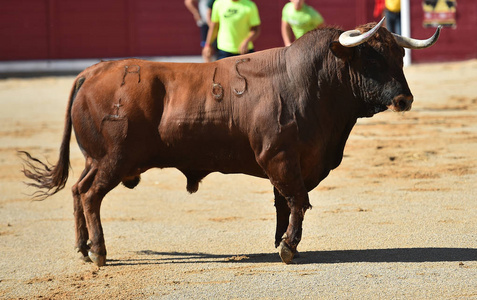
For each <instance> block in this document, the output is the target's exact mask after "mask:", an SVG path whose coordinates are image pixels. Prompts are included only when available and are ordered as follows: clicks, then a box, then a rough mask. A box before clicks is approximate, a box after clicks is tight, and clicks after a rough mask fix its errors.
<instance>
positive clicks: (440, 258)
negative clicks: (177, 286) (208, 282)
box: [108, 248, 477, 266]
mask: <svg viewBox="0 0 477 300" xmlns="http://www.w3.org/2000/svg"><path fill="white" fill-rule="evenodd" d="M134 253H135V254H136V255H137V256H139V257H140V258H131V259H127V260H114V259H113V260H108V265H110V266H121V265H146V264H175V263H218V262H225V263H278V262H281V260H280V257H279V256H278V253H276V252H273V253H254V254H238V255H237V254H235V255H233V254H228V255H227V254H208V253H182V252H159V251H152V250H142V251H136V252H134ZM451 261H459V262H460V261H477V249H473V248H397V249H369V250H337V251H305V252H300V255H299V257H297V258H295V259H294V263H297V264H334V263H359V262H371V263H395V262H409V263H421V262H451Z"/></svg>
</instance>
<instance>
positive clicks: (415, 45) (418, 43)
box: [393, 26, 442, 49]
mask: <svg viewBox="0 0 477 300" xmlns="http://www.w3.org/2000/svg"><path fill="white" fill-rule="evenodd" d="M441 28H442V26H439V27H437V30H436V32H435V33H434V35H433V36H431V37H430V38H428V39H427V40H416V39H411V38H408V37H404V36H400V35H399V34H395V33H393V35H394V38H395V39H396V42H397V43H398V44H399V46H401V47H404V48H409V49H424V48H427V47H430V46H432V45H434V44H435V43H436V42H437V39H438V38H439V34H440V33H441Z"/></svg>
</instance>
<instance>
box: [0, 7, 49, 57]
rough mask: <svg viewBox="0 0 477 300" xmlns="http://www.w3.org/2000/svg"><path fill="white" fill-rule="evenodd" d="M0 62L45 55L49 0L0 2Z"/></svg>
mask: <svg viewBox="0 0 477 300" xmlns="http://www.w3.org/2000/svg"><path fill="white" fill-rule="evenodd" d="M0 39H1V43H0V60H15V59H16V60H18V59H31V58H32V55H34V56H36V57H40V58H45V57H47V56H48V1H47V0H43V1H40V0H2V1H0Z"/></svg>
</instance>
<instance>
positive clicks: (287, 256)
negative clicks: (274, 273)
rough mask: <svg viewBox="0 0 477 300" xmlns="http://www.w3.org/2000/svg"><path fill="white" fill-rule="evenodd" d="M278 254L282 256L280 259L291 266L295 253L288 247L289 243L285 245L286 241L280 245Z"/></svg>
mask: <svg viewBox="0 0 477 300" xmlns="http://www.w3.org/2000/svg"><path fill="white" fill-rule="evenodd" d="M278 254H280V258H281V259H282V261H283V262H284V263H286V264H291V263H292V260H293V256H294V255H295V253H294V251H293V250H292V249H290V247H289V246H288V245H287V243H285V241H282V242H281V243H280V246H279V248H278Z"/></svg>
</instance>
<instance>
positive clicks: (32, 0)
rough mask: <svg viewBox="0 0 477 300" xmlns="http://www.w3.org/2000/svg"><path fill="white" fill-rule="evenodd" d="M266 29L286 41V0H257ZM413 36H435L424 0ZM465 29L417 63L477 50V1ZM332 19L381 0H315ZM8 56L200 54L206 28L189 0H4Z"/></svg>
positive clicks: (266, 38)
mask: <svg viewBox="0 0 477 300" xmlns="http://www.w3.org/2000/svg"><path fill="white" fill-rule="evenodd" d="M255 2H256V3H257V6H258V8H259V11H260V16H261V19H262V34H261V36H260V38H259V40H258V41H257V42H256V50H263V49H267V48H271V47H278V46H282V40H281V36H280V18H281V9H282V7H283V5H284V4H285V3H286V2H287V1H286V0H279V1H269V0H256V1H255ZM411 2H412V4H411V10H412V20H413V23H412V28H411V30H412V35H413V36H415V37H417V38H424V37H428V36H430V35H431V34H432V33H433V29H425V28H423V27H422V17H423V13H422V8H421V1H411ZM457 2H458V7H457V11H458V16H457V18H458V20H457V24H458V26H457V29H447V28H446V29H445V30H443V32H442V36H441V38H440V40H439V42H438V43H437V45H435V46H434V47H432V48H431V49H427V50H426V51H413V54H412V57H413V61H414V62H423V61H444V60H459V59H470V58H476V57H477V1H475V0H458V1H457ZM307 3H309V4H310V5H312V6H314V7H315V8H317V10H318V11H319V12H320V13H321V14H322V15H323V17H324V18H325V20H326V22H327V23H328V24H333V25H339V26H340V27H342V28H344V29H350V28H353V27H355V26H356V25H358V24H362V23H366V22H369V21H375V20H374V19H373V16H372V11H373V5H374V0H356V1H349V0H308V1H307ZM0 7H1V9H0V38H1V41H2V42H1V43H0V60H33V59H71V58H111V57H129V56H136V57H140V56H163V55H166V56H167V55H198V54H200V47H199V31H198V28H197V27H196V25H195V22H194V20H193V19H192V17H191V15H190V13H189V12H188V11H187V9H186V8H185V6H184V3H183V1H182V0H174V1H166V0H99V1H98V0H82V1H76V0H0Z"/></svg>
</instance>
